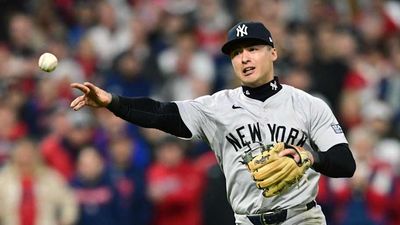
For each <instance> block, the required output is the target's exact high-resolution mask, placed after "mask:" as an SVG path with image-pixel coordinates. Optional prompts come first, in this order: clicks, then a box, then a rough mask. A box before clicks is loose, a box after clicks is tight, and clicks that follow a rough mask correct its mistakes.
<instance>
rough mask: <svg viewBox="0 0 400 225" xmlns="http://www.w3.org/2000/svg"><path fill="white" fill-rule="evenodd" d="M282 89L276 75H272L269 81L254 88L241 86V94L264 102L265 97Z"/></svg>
mask: <svg viewBox="0 0 400 225" xmlns="http://www.w3.org/2000/svg"><path fill="white" fill-rule="evenodd" d="M281 89H282V85H281V84H280V83H279V80H278V77H276V76H275V77H274V79H273V80H271V81H270V82H268V83H266V84H263V85H261V86H259V87H256V88H251V87H247V86H242V90H243V94H244V95H245V96H247V97H249V98H253V99H257V100H259V101H262V102H264V101H265V100H267V98H269V97H271V96H272V95H274V94H276V93H278V91H280V90H281Z"/></svg>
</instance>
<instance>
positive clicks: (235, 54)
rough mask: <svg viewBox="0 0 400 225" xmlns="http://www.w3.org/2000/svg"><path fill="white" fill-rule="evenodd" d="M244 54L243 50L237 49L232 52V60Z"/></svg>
mask: <svg viewBox="0 0 400 225" xmlns="http://www.w3.org/2000/svg"><path fill="white" fill-rule="evenodd" d="M241 52H242V49H235V50H233V51H232V52H231V58H233V57H235V56H237V55H239V54H240V53H241Z"/></svg>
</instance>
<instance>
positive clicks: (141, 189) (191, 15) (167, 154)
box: [0, 0, 400, 225]
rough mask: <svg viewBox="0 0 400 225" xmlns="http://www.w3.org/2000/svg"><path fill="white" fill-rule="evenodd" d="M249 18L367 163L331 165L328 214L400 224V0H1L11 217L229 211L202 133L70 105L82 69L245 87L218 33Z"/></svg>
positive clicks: (188, 91) (2, 115) (59, 224)
mask: <svg viewBox="0 0 400 225" xmlns="http://www.w3.org/2000/svg"><path fill="white" fill-rule="evenodd" d="M241 20H257V21H261V22H263V23H264V24H265V25H266V26H267V27H268V28H269V29H270V31H271V32H272V34H273V37H274V43H275V47H276V48H277V51H278V55H279V59H278V61H277V63H276V64H275V68H276V73H277V75H278V76H279V78H280V81H281V82H282V83H286V84H290V85H293V86H295V87H297V88H300V89H302V90H304V91H306V92H308V93H310V94H312V95H315V96H318V97H320V98H323V99H324V100H325V101H326V102H327V103H328V104H329V105H330V106H331V107H332V109H333V111H334V113H335V115H336V116H337V118H338V120H339V121H340V123H341V124H342V127H343V129H344V130H345V133H346V135H347V138H348V141H349V144H350V146H351V149H352V151H353V154H354V156H355V158H356V161H357V170H356V173H355V175H354V177H353V178H351V179H330V178H327V177H321V180H320V186H319V195H318V199H317V201H318V203H319V204H320V205H321V206H322V207H323V211H324V212H325V215H326V217H327V221H328V224H391V225H394V224H400V2H399V1H395V0H392V1H384V0H344V1H339V0H338V1H327V0H325V1H324V0H104V1H103V0H1V1H0V202H1V203H0V224H1V225H74V224H76V225H103V224H104V225H106V224H107V225H109V224H114V225H146V224H148V225H153V224H154V225H181V224H182V225H214V224H215V225H217V224H218V225H224V224H234V220H233V214H232V211H231V208H230V206H229V204H228V203H227V200H226V192H225V184H224V182H225V181H224V176H223V174H222V173H221V171H220V169H219V167H218V166H217V164H216V161H215V158H214V155H213V153H212V152H211V151H210V149H209V148H208V147H207V145H205V144H204V143H201V142H182V141H180V140H178V139H177V138H174V137H171V136H169V135H167V134H165V133H163V132H160V131H157V130H154V129H142V128H139V127H137V126H134V125H132V124H128V123H127V122H125V121H123V120H121V119H119V118H117V117H115V116H113V115H112V113H110V112H109V111H107V110H105V109H99V110H92V109H85V110H81V111H78V112H72V111H71V109H69V107H68V106H69V103H70V101H71V100H72V99H73V98H74V97H76V96H77V95H78V94H80V93H78V92H75V91H74V90H71V89H70V88H69V84H70V83H71V82H82V81H91V82H93V83H95V84H96V85H99V86H101V87H103V88H105V89H106V90H108V91H111V92H114V93H116V94H120V95H126V96H149V97H153V98H155V99H157V100H161V101H169V100H183V99H191V98H195V97H197V96H200V95H205V94H211V93H214V92H215V91H218V90H221V89H224V88H232V87H236V86H237V85H238V82H237V80H235V78H234V75H233V73H232V70H231V64H230V60H229V58H228V57H226V56H224V55H222V54H221V52H220V46H221V45H222V43H223V42H224V40H225V34H226V32H227V30H228V29H229V28H230V27H231V26H232V25H234V24H235V23H236V22H238V21H241ZM43 52H51V53H53V54H55V55H56V56H57V57H58V59H59V66H58V68H57V69H56V70H55V71H54V72H52V73H49V74H48V73H44V72H41V71H39V69H38V66H37V60H38V57H39V55H40V54H42V53H43Z"/></svg>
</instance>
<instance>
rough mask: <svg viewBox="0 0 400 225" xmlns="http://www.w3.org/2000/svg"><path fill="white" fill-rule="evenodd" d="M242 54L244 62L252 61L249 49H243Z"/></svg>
mask: <svg viewBox="0 0 400 225" xmlns="http://www.w3.org/2000/svg"><path fill="white" fill-rule="evenodd" d="M241 56H242V63H243V64H246V63H248V62H249V61H250V57H249V51H247V50H246V49H243V52H242V54H241Z"/></svg>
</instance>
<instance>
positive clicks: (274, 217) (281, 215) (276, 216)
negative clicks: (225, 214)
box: [247, 201, 317, 225]
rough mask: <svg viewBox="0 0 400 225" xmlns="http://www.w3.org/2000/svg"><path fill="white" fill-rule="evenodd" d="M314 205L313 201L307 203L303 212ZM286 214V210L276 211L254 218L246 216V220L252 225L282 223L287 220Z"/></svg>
mask: <svg viewBox="0 0 400 225" xmlns="http://www.w3.org/2000/svg"><path fill="white" fill-rule="evenodd" d="M316 205H317V203H316V202H315V201H311V202H309V203H307V204H306V210H305V211H307V210H309V209H311V208H313V207H314V206H316ZM287 214H288V210H287V209H282V210H278V211H271V212H266V213H263V214H260V215H256V216H247V218H249V220H250V221H251V222H252V223H253V224H254V225H266V224H274V223H282V222H283V221H285V220H286V219H287Z"/></svg>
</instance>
